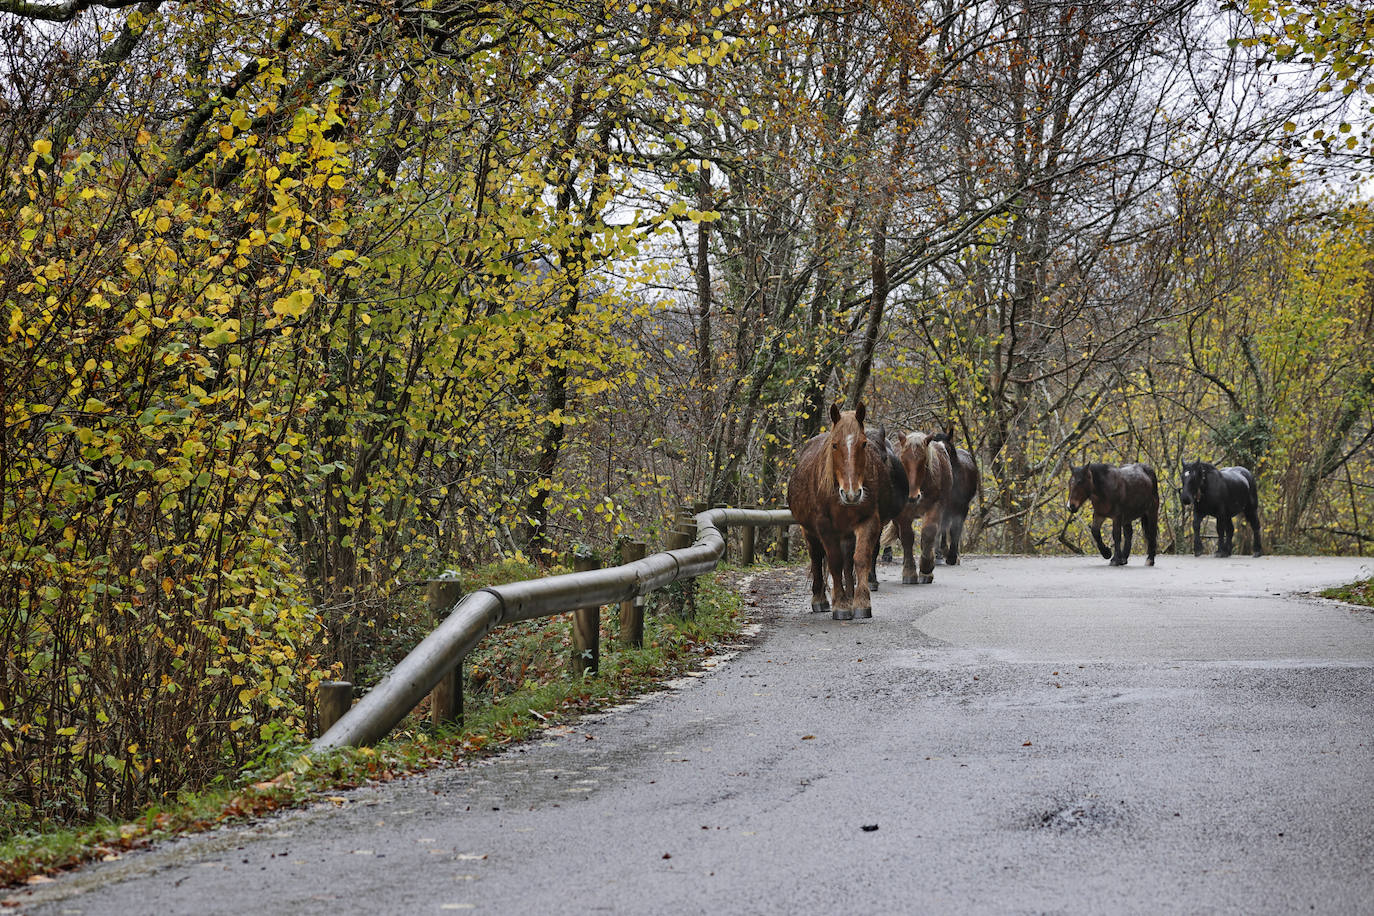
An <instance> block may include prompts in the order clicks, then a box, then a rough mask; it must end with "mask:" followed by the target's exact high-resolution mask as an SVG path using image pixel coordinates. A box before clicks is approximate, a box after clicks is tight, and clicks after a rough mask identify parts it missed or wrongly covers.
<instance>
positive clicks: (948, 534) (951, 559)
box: [933, 426, 982, 566]
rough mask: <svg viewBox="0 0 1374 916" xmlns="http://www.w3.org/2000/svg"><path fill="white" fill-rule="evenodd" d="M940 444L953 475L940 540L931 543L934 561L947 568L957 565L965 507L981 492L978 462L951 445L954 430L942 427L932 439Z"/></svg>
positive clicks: (965, 450)
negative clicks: (933, 547)
mask: <svg viewBox="0 0 1374 916" xmlns="http://www.w3.org/2000/svg"><path fill="white" fill-rule="evenodd" d="M933 438H934V439H935V441H936V442H941V443H943V444H944V446H945V450H946V451H948V452H949V465H950V470H951V471H953V472H954V482H953V484H952V485H951V486H950V490H949V505H948V506H946V507H945V511H944V515H943V516H942V519H941V522H940V539H939V540H938V541H937V542H936V544H935V559H936V561H937V562H938V561H939V560H944V561H945V563H946V564H947V565H949V566H958V565H959V547H960V544H961V542H962V541H963V539H964V521H965V520H966V519H967V518H968V507H969V504H970V503H972V502H973V498H974V497H975V496H977V495H978V493H979V490H980V489H981V484H982V476H981V475H980V474H979V473H978V462H977V461H975V460H974V458H973V453H971V452H969V451H968V450H967V449H962V448H956V447H955V445H954V427H953V426H949V427H946V429H945V431H944V432H942V433H936V434H935V435H934V437H933Z"/></svg>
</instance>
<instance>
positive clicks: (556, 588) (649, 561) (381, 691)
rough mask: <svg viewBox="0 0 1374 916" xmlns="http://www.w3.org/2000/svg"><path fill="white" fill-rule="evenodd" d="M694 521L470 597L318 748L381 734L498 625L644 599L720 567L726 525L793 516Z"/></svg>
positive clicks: (757, 514) (777, 521) (719, 512)
mask: <svg viewBox="0 0 1374 916" xmlns="http://www.w3.org/2000/svg"><path fill="white" fill-rule="evenodd" d="M695 520H696V526H697V534H696V539H695V541H694V542H693V543H692V544H691V546H689V547H683V548H679V549H677V550H666V551H663V552H661V553H655V554H652V555H651V556H647V557H645V558H644V559H642V560H636V561H634V562H632V563H625V564H623V565H621V566H612V567H607V568H605V569H594V570H588V571H586V572H573V573H566V574H564V575H560V576H549V577H548V578H544V579H526V580H524V581H521V582H512V583H509V584H507V585H493V586H490V587H487V588H481V589H478V590H477V591H475V592H471V593H470V594H468V595H466V596H464V597H463V598H461V599H460V600H459V601H458V602H457V603H456V604H455V605H453V608H452V610H451V611H450V612H449V614H448V615H447V617H445V618H444V619H443V620H442V621H441V622H440V623H439V625H438V626H437V627H435V629H434V630H433V631H432V632H431V633H430V634H429V635H428V636H426V637H425V638H424V639H423V640H422V641H421V642H420V644H419V645H418V646H416V647H415V648H414V649H413V650H412V651H411V653H410V654H409V655H407V656H406V657H405V658H403V659H401V661H400V662H399V663H398V664H397V665H396V667H395V668H393V669H391V672H390V673H389V674H387V676H386V677H384V678H383V679H382V680H381V682H380V683H378V684H377V686H375V687H373V688H372V689H371V690H370V691H368V692H367V694H366V695H364V696H363V697H362V699H360V700H359V701H358V702H357V703H356V704H354V705H353V706H352V708H350V709H348V710H347V711H346V712H344V713H343V715H342V717H340V718H339V719H338V721H336V722H334V724H333V725H332V726H330V727H329V728H328V730H326V731H325V732H324V734H322V735H321V736H320V737H319V738H317V739H316V740H315V742H314V743H313V744H312V745H311V749H312V750H315V751H323V750H328V749H330V748H337V747H349V746H360V745H367V744H373V743H375V742H376V741H379V740H381V739H382V738H383V737H385V736H386V735H387V733H388V732H390V731H391V730H392V729H393V728H395V727H396V725H397V724H398V723H399V722H400V721H401V720H402V719H403V718H405V716H406V715H407V714H408V713H409V712H410V711H411V710H412V709H414V708H415V706H416V705H417V704H418V703H419V702H420V701H421V700H422V699H423V698H424V697H425V696H426V695H427V694H429V693H430V691H432V690H433V689H434V688H435V687H436V686H438V685H439V684H440V682H441V681H443V680H444V678H445V677H451V676H452V675H453V673H454V672H455V671H457V670H460V669H459V666H460V665H462V662H463V658H464V657H465V656H466V655H467V654H468V653H469V652H470V651H472V649H473V648H474V647H475V646H476V645H477V643H478V642H479V641H480V640H481V639H482V637H483V636H485V635H486V634H487V633H488V632H490V631H491V630H492V629H493V628H494V627H497V626H500V625H501V624H505V623H516V622H519V621H521V620H532V619H534V618H536V617H550V616H553V615H554V614H562V613H566V612H568V611H573V610H577V609H579V608H587V607H597V606H600V605H606V604H615V603H618V602H621V601H630V600H632V599H635V598H639V597H642V596H644V595H647V594H649V593H650V592H652V591H654V590H655V589H659V588H662V587H663V586H665V585H668V584H669V583H671V582H677V581H679V580H681V579H691V578H695V577H697V576H700V575H702V574H703V573H707V572H710V571H711V570H712V569H714V568H715V567H716V564H717V563H718V562H719V561H720V559H721V557H722V556H724V554H725V537H724V535H723V534H722V533H721V528H728V527H730V526H732V525H748V526H755V527H770V526H785V525H790V524H792V521H793V519H792V513H791V512H789V511H788V510H786V509H733V508H716V509H707V510H705V511H703V512H698V513H696V516H695Z"/></svg>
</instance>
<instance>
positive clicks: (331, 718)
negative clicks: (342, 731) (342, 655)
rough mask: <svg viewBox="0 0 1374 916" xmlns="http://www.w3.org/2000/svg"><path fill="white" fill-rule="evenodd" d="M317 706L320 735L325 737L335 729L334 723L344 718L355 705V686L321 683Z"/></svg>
mask: <svg viewBox="0 0 1374 916" xmlns="http://www.w3.org/2000/svg"><path fill="white" fill-rule="evenodd" d="M315 704H316V709H317V711H316V714H315V721H316V724H317V725H318V727H319V730H320V734H321V735H323V734H324V733H325V732H327V731H329V729H331V728H333V726H334V723H335V722H337V721H339V720H340V719H341V718H343V714H344V713H346V712H348V709H349V707H350V706H352V705H353V685H352V684H350V683H349V682H348V681H320V687H319V693H318V694H316V696H315Z"/></svg>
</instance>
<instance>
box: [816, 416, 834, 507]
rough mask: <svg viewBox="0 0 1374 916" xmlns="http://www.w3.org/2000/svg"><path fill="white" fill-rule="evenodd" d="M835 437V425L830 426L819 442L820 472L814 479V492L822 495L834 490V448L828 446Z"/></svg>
mask: <svg viewBox="0 0 1374 916" xmlns="http://www.w3.org/2000/svg"><path fill="white" fill-rule="evenodd" d="M834 438H835V427H833V426H832V427H831V428H830V433H829V434H828V435H827V436H826V437H825V441H824V442H822V443H821V454H822V457H821V472H820V474H819V475H817V479H816V492H818V493H820V494H821V495H822V496H826V495H828V494H831V493H834V492H835V489H836V487H835V450H834V449H833V448H831V447H830V443H831V441H832V440H833V439H834Z"/></svg>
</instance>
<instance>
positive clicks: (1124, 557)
mask: <svg viewBox="0 0 1374 916" xmlns="http://www.w3.org/2000/svg"><path fill="white" fill-rule="evenodd" d="M1122 527H1124V528H1125V529H1126V533H1125V535H1124V536H1123V537H1122V539H1121V565H1122V566H1125V565H1126V563H1127V561H1129V560H1130V559H1131V542H1132V541H1133V540H1135V527H1134V526H1133V525H1132V524H1131V522H1130V520H1129V519H1126V520H1124V521H1123V522H1122Z"/></svg>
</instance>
